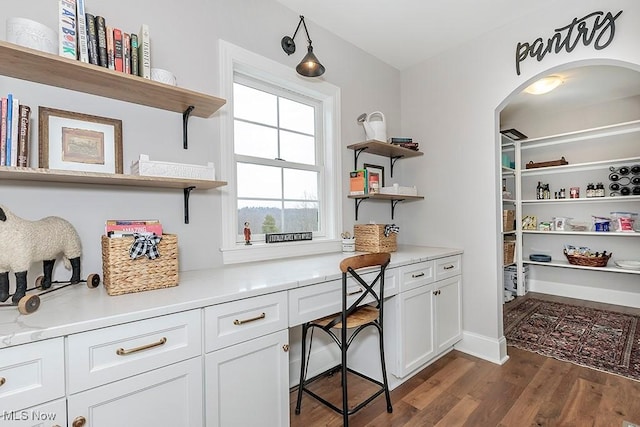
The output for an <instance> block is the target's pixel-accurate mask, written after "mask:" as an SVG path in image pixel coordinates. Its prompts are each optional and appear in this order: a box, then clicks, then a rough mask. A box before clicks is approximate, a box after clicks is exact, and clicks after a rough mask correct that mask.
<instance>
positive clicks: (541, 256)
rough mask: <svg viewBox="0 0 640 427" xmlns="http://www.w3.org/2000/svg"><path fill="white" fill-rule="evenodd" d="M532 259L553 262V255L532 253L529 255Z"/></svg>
mask: <svg viewBox="0 0 640 427" xmlns="http://www.w3.org/2000/svg"><path fill="white" fill-rule="evenodd" d="M529 260H530V261H535V262H551V255H547V254H531V255H529Z"/></svg>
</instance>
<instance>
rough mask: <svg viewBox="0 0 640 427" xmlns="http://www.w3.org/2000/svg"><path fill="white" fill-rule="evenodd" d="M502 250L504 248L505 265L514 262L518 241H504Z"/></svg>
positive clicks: (503, 259)
mask: <svg viewBox="0 0 640 427" xmlns="http://www.w3.org/2000/svg"><path fill="white" fill-rule="evenodd" d="M502 250H503V258H502V262H503V263H504V265H509V264H513V262H514V256H515V252H516V242H514V241H510V240H507V241H505V242H502Z"/></svg>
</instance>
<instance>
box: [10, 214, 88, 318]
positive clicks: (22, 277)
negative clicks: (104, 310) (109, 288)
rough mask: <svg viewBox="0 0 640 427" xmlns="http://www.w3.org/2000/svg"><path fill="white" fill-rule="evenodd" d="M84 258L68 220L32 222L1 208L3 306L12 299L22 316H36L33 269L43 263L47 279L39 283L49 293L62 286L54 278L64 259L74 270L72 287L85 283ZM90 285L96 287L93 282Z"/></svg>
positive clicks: (40, 280)
mask: <svg viewBox="0 0 640 427" xmlns="http://www.w3.org/2000/svg"><path fill="white" fill-rule="evenodd" d="M81 255H82V245H81V243H80V237H79V236H78V232H77V231H76V229H75V228H74V227H73V225H71V223H70V222H68V221H67V220H65V219H63V218H60V217H57V216H49V217H46V218H42V219H39V220H36V221H29V220H26V219H23V218H20V217H18V216H17V215H15V214H14V213H12V212H11V211H10V210H9V209H7V208H6V207H3V206H0V266H1V267H0V302H4V301H6V300H7V299H9V296H12V298H11V301H12V303H13V304H14V305H19V309H20V312H21V313H23V314H27V313H32V312H33V311H35V310H37V309H38V307H39V305H40V299H39V298H38V297H37V296H35V295H31V296H27V290H28V289H27V271H28V270H29V267H31V265H32V264H33V263H36V262H40V261H42V270H43V276H42V277H39V278H38V280H36V283H37V286H38V287H39V288H41V289H45V290H46V289H49V288H51V286H52V284H53V283H59V282H54V281H53V280H52V274H53V267H54V265H55V262H56V259H57V258H58V257H60V256H61V257H62V259H63V261H64V265H65V267H66V268H67V269H71V279H69V281H68V284H76V283H80V282H82V280H81V279H80V256H81ZM10 271H13V272H14V274H15V277H16V289H15V292H14V293H13V295H11V294H10V293H9V272H10ZM88 283H89V284H90V285H91V284H92V283H94V280H93V278H91V279H90V280H89V282H88ZM98 283H100V281H99V278H98ZM96 286H97V285H96ZM94 287H95V286H94ZM39 295H42V293H40V294H39ZM34 297H35V298H34Z"/></svg>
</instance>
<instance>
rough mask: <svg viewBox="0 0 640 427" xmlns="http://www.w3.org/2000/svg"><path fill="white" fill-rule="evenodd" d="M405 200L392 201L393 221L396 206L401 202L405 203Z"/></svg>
mask: <svg viewBox="0 0 640 427" xmlns="http://www.w3.org/2000/svg"><path fill="white" fill-rule="evenodd" d="M403 200H404V199H397V200H391V219H393V215H394V213H395V210H396V205H397V204H398V203H399V202H401V201H403ZM356 219H358V218H356Z"/></svg>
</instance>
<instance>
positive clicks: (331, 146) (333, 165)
mask: <svg viewBox="0 0 640 427" xmlns="http://www.w3.org/2000/svg"><path fill="white" fill-rule="evenodd" d="M219 52H220V93H221V95H222V97H223V98H224V99H226V100H227V105H226V108H224V109H222V110H220V146H221V157H220V163H221V165H220V166H221V167H220V173H221V176H222V177H226V178H227V180H228V182H229V183H228V185H227V186H226V187H222V188H223V190H222V218H223V219H224V218H227V219H228V218H236V217H237V206H236V197H235V195H236V184H235V178H234V177H235V176H236V171H235V161H234V153H233V149H232V144H231V141H232V138H233V77H234V71H240V72H242V73H245V74H248V75H251V76H255V77H257V78H259V79H262V80H265V81H267V82H269V83H272V84H275V85H280V86H283V87H290V88H293V89H295V90H296V91H298V92H300V93H303V94H307V95H309V96H311V97H313V98H316V99H319V100H320V101H321V103H322V106H323V107H322V110H323V112H328V114H325V116H324V120H323V122H324V129H323V134H324V138H325V143H324V149H325V158H326V159H327V164H326V165H325V168H326V175H325V182H324V186H323V191H324V194H323V198H324V201H325V203H326V209H327V210H326V212H327V213H328V215H327V217H326V221H327V223H326V233H327V235H326V237H325V238H322V239H314V240H311V241H302V242H290V243H281V244H279V243H269V244H266V243H260V242H255V243H253V244H252V245H250V246H247V245H244V244H238V243H237V242H236V235H237V233H236V230H237V224H236V223H235V220H233V223H232V224H230V223H229V222H228V221H229V220H227V221H226V222H224V221H223V224H222V248H221V249H220V250H221V251H222V259H223V263H224V264H236V263H242V262H251V261H261V260H267V259H277V258H287V257H293V256H302V255H314V254H320V253H328V252H339V251H340V250H341V249H340V248H341V240H340V237H339V236H340V228H341V226H342V222H341V220H342V196H341V194H340V189H341V188H342V185H341V176H342V173H341V162H340V154H341V150H340V148H341V146H342V144H341V139H340V88H339V87H337V86H334V85H332V84H331V83H327V82H325V81H322V80H318V79H313V80H311V79H306V78H304V77H301V76H299V75H298V74H297V73H296V72H295V70H294V69H293V68H289V67H286V66H284V65H282V64H280V63H279V62H276V61H273V60H271V59H268V58H265V57H263V56H260V55H258V54H255V53H253V52H250V51H248V50H246V49H243V48H241V47H238V46H236V45H233V44H231V43H229V42H226V41H224V40H220V42H219Z"/></svg>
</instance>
